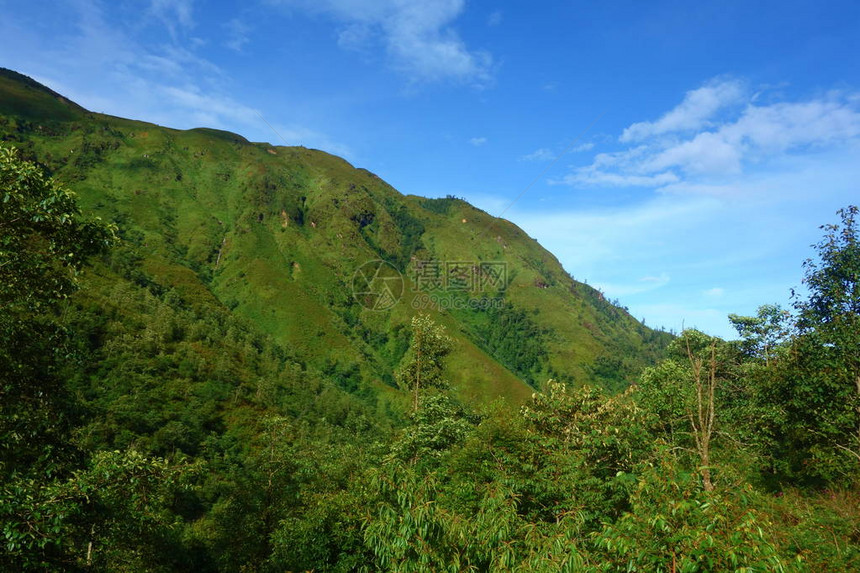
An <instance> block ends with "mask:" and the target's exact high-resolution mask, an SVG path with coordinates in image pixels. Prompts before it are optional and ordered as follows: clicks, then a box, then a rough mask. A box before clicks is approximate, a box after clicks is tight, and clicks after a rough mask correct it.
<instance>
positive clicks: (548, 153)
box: [520, 142, 594, 161]
mask: <svg viewBox="0 0 860 573" xmlns="http://www.w3.org/2000/svg"><path fill="white" fill-rule="evenodd" d="M593 148H594V144H593V143H591V142H586V143H580V144H579V145H575V146H573V147H571V148H570V149H568V150H567V153H582V152H584V151H590V150H592V149H593ZM558 155H559V154H558V153H557V152H555V151H553V150H551V149H548V148H546V147H541V148H539V149H535V150H534V151H532V152H531V153H528V154H526V155H523V156H521V157H520V161H552V160H553V159H556V158H557V157H558Z"/></svg>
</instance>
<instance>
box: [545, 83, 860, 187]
mask: <svg viewBox="0 0 860 573" xmlns="http://www.w3.org/2000/svg"><path fill="white" fill-rule="evenodd" d="M744 94H745V92H744V91H743V90H742V88H741V84H740V82H737V81H733V80H732V81H722V82H720V81H716V80H715V81H712V82H709V83H708V84H706V85H705V86H704V87H702V88H699V89H697V90H693V91H690V92H688V93H687V96H686V97H685V98H684V101H683V102H682V104H681V105H679V106H678V107H676V108H675V109H673V110H671V111H670V112H668V113H666V114H665V115H664V116H663V117H661V118H660V119H659V120H658V121H656V122H640V123H634V124H633V125H631V126H630V127H628V128H627V129H625V130H624V132H623V133H622V136H621V137H620V140H621V141H624V142H634V141H635V145H631V146H629V147H627V148H625V149H622V150H620V151H615V152H610V153H600V154H597V155H595V156H594V159H593V161H592V163H591V165H588V166H584V167H579V168H576V169H575V170H574V171H573V172H571V173H570V174H568V175H567V176H565V177H563V178H562V179H561V180H560V181H555V183H558V182H561V183H566V184H569V185H586V186H597V187H651V188H657V189H662V190H665V191H672V192H675V193H677V192H680V191H682V190H685V189H695V190H696V191H697V192H699V193H701V192H707V190H708V189H712V190H713V192H714V193H716V194H724V192H725V190H726V186H727V185H729V186H731V185H732V184H733V183H736V182H739V181H740V179H741V178H742V177H749V176H750V173H751V172H752V171H755V170H758V169H762V168H765V167H767V166H768V165H770V164H772V163H774V162H779V161H782V160H784V159H786V158H797V157H800V156H802V155H804V154H808V153H813V152H819V151H822V150H827V149H831V148H839V147H845V146H846V145H849V144H850V143H852V142H856V141H858V140H860V102H858V99H857V94H854V93H842V92H833V93H829V94H826V95H824V96H821V97H817V98H813V99H809V100H806V101H789V102H786V101H778V102H775V103H767V104H758V103H756V101H754V100H756V98H755V97H754V96H745V95H744ZM744 98H746V100H744Z"/></svg>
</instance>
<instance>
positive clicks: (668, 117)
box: [620, 80, 743, 142]
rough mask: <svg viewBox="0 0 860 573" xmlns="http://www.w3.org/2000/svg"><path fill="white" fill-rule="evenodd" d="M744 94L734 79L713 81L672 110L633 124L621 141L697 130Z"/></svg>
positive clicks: (625, 131) (690, 93)
mask: <svg viewBox="0 0 860 573" xmlns="http://www.w3.org/2000/svg"><path fill="white" fill-rule="evenodd" d="M742 95H743V88H742V86H741V84H740V83H739V82H737V81H734V80H713V81H711V82H709V83H707V84H705V85H704V86H702V87H700V88H698V89H695V90H692V91H689V92H687V95H686V96H685V97H684V100H683V101H682V102H681V103H680V104H679V105H678V107H676V108H675V109H673V110H671V111H669V112H668V113H666V114H665V115H663V116H662V117H661V118H660V119H658V120H657V121H654V122H649V121H644V122H640V123H634V124H633V125H631V126H630V127H628V128H627V129H625V130H624V132H623V133H622V134H621V138H620V139H621V141H623V142H629V141H639V140H642V139H645V138H647V137H651V136H654V135H661V134H664V133H671V132H676V131H685V130H693V129H700V128H701V127H703V126H706V125H708V121H709V120H710V119H711V118H712V117H713V116H714V114H716V113H717V112H718V111H720V110H721V109H723V108H725V107H726V106H729V105H733V104H736V103H737V102H739V101H740V99H741V97H742Z"/></svg>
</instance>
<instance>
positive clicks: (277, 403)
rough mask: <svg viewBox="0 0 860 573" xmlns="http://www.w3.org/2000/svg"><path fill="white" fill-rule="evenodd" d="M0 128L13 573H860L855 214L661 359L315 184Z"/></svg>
mask: <svg viewBox="0 0 860 573" xmlns="http://www.w3.org/2000/svg"><path fill="white" fill-rule="evenodd" d="M0 113H2V117H0V136H2V139H3V142H2V143H0V232H2V235H0V302H2V305H0V531H2V536H3V540H2V541H3V544H4V551H3V552H0V569H2V570H9V571H19V570H37V571H43V570H53V571H190V570H193V571H666V572H669V571H672V572H675V571H783V570H785V571H849V570H860V504H858V502H860V491H858V489H857V477H858V475H860V474H858V469H860V468H858V462H860V359H858V357H860V318H858V317H860V247H858V242H857V241H858V228H857V220H856V218H857V215H858V210H857V208H856V207H847V208H846V209H844V210H842V211H841V212H840V213H839V214H838V215H839V220H838V221H837V222H835V223H834V224H830V225H825V226H824V227H823V228H822V232H823V238H822V240H821V242H820V243H819V244H818V245H817V249H816V250H817V256H816V258H815V259H814V260H810V261H807V262H806V263H804V264H803V266H802V268H801V261H798V276H799V277H800V276H801V275H802V276H803V280H804V283H805V285H806V286H807V287H808V291H809V295H808V297H807V298H802V297H797V298H796V299H795V305H794V308H792V309H781V308H779V307H776V306H772V305H765V306H762V307H761V309H760V311H759V314H758V315H757V316H754V317H744V316H732V317H731V318H732V321H733V323H734V324H735V325H736V327H737V329H738V333H739V337H740V339H739V340H738V341H731V342H727V341H723V340H720V339H718V338H714V337H711V336H708V335H706V334H704V333H701V332H698V331H695V330H688V331H685V332H683V333H681V335H680V336H678V337H671V336H670V335H668V334H666V333H661V332H658V331H653V330H650V329H648V328H646V327H644V326H643V325H642V324H640V323H639V322H638V321H636V320H635V319H633V318H632V317H630V316H629V315H628V314H627V313H626V312H625V311H624V310H623V309H620V308H618V307H617V306H615V305H613V304H610V303H609V302H608V301H605V300H604V299H603V297H602V296H601V295H600V293H598V292H597V291H595V290H594V289H591V288H590V287H588V286H586V285H584V284H581V283H577V282H574V281H573V280H572V279H571V278H570V277H569V276H567V275H566V274H565V273H564V271H563V270H562V269H561V267H560V265H559V264H558V262H557V261H556V260H555V259H554V258H553V257H552V255H550V254H549V253H547V252H546V251H544V250H543V249H541V248H540V246H539V245H537V243H535V242H534V241H533V240H531V239H529V238H528V237H526V236H525V235H524V234H523V233H522V231H520V230H519V229H518V228H516V227H515V226H513V225H512V224H510V223H508V222H505V221H501V220H495V219H492V218H490V217H489V216H488V215H486V214H485V213H482V212H480V211H478V210H476V209H474V208H472V207H471V206H469V205H468V204H466V203H465V202H463V201H461V200H458V199H455V198H446V199H435V200H430V199H424V198H420V197H410V196H406V197H404V196H402V195H400V194H399V193H398V192H397V191H395V190H394V189H392V188H390V187H389V186H387V185H386V184H385V183H384V182H382V181H380V180H379V179H378V178H376V177H375V176H373V175H372V174H370V173H368V172H365V171H362V170H356V169H354V168H353V167H351V166H349V165H348V164H346V163H345V162H344V161H342V160H340V159H338V158H335V157H333V156H330V155H327V154H325V153H322V152H318V151H312V150H306V149H303V148H284V147H272V146H269V145H267V144H254V143H249V142H247V141H245V140H243V139H242V138H240V137H239V136H236V135H233V134H226V133H222V132H214V131H211V130H192V131H188V132H180V131H175V130H170V129H166V128H161V127H157V126H153V125H150V124H143V123H140V122H134V121H130V120H124V119H118V118H112V117H107V116H100V115H98V114H91V113H89V112H87V111H86V110H83V109H82V108H80V107H79V106H76V105H74V104H72V103H70V102H67V101H66V100H64V99H63V98H62V97H61V96H59V95H58V94H55V93H53V92H51V91H50V90H48V89H47V88H45V87H44V86H40V85H39V84H36V83H35V82H32V81H31V80H27V79H26V78H23V77H22V76H19V75H18V74H15V73H14V72H8V71H6V72H4V73H3V74H2V77H0ZM380 261H382V263H380ZM365 263H371V267H369V268H370V269H371V270H372V272H369V273H364V272H363V271H362V269H363V268H367V267H365V266H364V265H365ZM447 263H457V266H456V269H455V270H457V272H456V273H453V274H451V273H449V272H448V271H449V270H451V268H450V267H449V266H446V264H447ZM463 263H467V264H465V265H464V264H463ZM464 269H465V272H464ZM494 269H495V270H496V271H498V270H499V269H501V271H500V273H503V274H498V273H497V274H493V273H494ZM380 273H381V274H380ZM452 277H453V278H452ZM499 277H503V279H504V280H498V279H499ZM377 278H383V279H384V280H383V281H382V282H381V284H382V285H384V286H385V288H382V289H380V288H379V286H378V285H379V283H377V282H375V279H377ZM455 279H456V280H458V281H466V282H468V281H473V282H472V283H468V284H466V285H463V284H461V283H458V282H451V281H454V280H455ZM398 280H399V281H400V282H397V281H398ZM439 281H441V283H440V282H439ZM476 284H477V285H479V286H480V288H476V287H475V285H476ZM391 285H394V287H391ZM459 287H463V288H459ZM466 287H468V288H466ZM416 300H417V301H419V302H420V304H417V303H415V302H414V301H416ZM421 301H424V302H426V301H430V302H431V303H432V304H424V302H421ZM763 302H766V301H763Z"/></svg>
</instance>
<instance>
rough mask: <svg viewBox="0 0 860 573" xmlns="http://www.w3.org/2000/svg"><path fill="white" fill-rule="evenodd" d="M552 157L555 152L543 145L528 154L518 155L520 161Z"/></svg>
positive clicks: (541, 159)
mask: <svg viewBox="0 0 860 573" xmlns="http://www.w3.org/2000/svg"><path fill="white" fill-rule="evenodd" d="M553 159H555V153H553V152H552V151H550V150H549V149H547V148H545V147H541V148H540V149H536V150H534V151H532V152H531V153H529V154H528V155H523V156H522V157H520V161H552V160H553Z"/></svg>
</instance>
